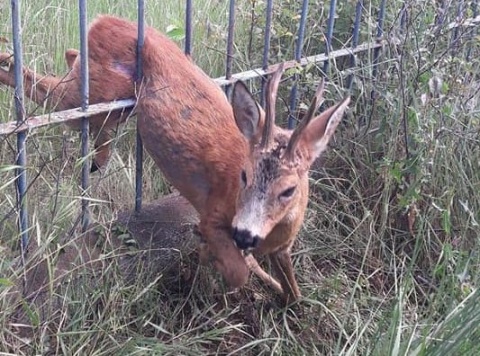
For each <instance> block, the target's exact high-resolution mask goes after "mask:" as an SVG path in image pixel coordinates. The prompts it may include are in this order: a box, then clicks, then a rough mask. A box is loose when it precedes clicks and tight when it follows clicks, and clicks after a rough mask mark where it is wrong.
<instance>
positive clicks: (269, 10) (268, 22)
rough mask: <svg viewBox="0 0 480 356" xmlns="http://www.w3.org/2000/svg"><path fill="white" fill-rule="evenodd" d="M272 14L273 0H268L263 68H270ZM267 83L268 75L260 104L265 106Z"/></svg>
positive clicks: (263, 83)
mask: <svg viewBox="0 0 480 356" xmlns="http://www.w3.org/2000/svg"><path fill="white" fill-rule="evenodd" d="M272 15H273V0H268V1H267V12H266V14H265V36H264V40H263V59H262V69H263V70H266V69H267V68H268V59H269V55H270V39H271V33H272ZM266 84H267V78H266V76H263V77H262V91H261V96H260V104H261V105H262V106H263V107H264V106H265V85H266Z"/></svg>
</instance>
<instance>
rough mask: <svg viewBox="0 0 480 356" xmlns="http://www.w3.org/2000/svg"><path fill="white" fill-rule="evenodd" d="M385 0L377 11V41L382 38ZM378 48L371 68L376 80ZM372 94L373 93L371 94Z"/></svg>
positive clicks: (378, 57) (374, 53)
mask: <svg viewBox="0 0 480 356" xmlns="http://www.w3.org/2000/svg"><path fill="white" fill-rule="evenodd" d="M386 3H387V0H382V2H381V4H380V8H379V9H378V20H377V34H376V37H377V41H378V40H380V39H381V38H382V37H383V21H384V19H385V5H386ZM380 50H381V48H380V47H377V48H375V49H374V50H373V68H372V75H373V78H374V79H376V77H377V70H378V68H377V67H378V61H379V59H380ZM372 94H373V93H372Z"/></svg>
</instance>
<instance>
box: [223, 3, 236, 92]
mask: <svg viewBox="0 0 480 356" xmlns="http://www.w3.org/2000/svg"><path fill="white" fill-rule="evenodd" d="M234 30H235V0H230V6H229V10H228V35H227V59H226V63H225V78H226V79H227V80H228V79H230V78H231V77H232V63H233V32H234ZM231 89H232V86H231V85H230V84H229V85H227V86H226V87H225V94H226V95H227V97H228V98H230V92H231Z"/></svg>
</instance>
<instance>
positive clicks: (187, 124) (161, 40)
mask: <svg viewBox="0 0 480 356" xmlns="http://www.w3.org/2000/svg"><path fill="white" fill-rule="evenodd" d="M109 28H110V29H111V30H112V31H113V30H114V29H115V28H116V26H115V25H113V24H112V26H110V27H109ZM109 36H110V37H111V35H109ZM132 40H133V39H132ZM142 63H143V71H144V73H143V78H142V83H141V89H140V91H139V96H138V99H137V120H138V130H139V132H140V136H141V137H142V140H143V143H144V147H145V148H146V150H147V151H148V153H149V154H150V156H151V157H152V158H153V159H154V161H155V162H156V164H157V166H159V167H160V169H161V171H162V172H163V173H164V175H165V176H166V177H167V179H168V180H169V181H170V182H171V183H172V184H173V185H174V186H175V187H176V188H177V189H178V190H179V191H180V193H181V194H182V195H183V196H184V197H186V198H187V200H188V201H189V202H190V203H191V204H192V205H193V206H194V207H195V209H196V210H197V211H198V212H199V215H200V224H199V231H200V234H201V236H202V237H203V238H204V240H205V243H206V249H207V250H208V252H206V253H207V254H209V257H210V258H211V259H212V261H213V263H214V264H215V266H216V268H217V269H218V270H219V271H220V272H221V273H222V274H223V275H224V277H225V279H226V280H227V281H229V282H230V283H231V284H232V285H233V286H242V285H243V284H245V282H246V279H247V277H248V270H247V269H246V268H245V267H244V266H243V263H242V261H246V264H247V265H248V266H249V267H250V268H252V269H253V270H254V272H255V273H256V274H257V275H258V276H259V277H260V278H262V279H264V280H265V281H266V282H267V283H269V284H271V285H272V286H273V287H274V288H275V289H277V290H278V291H280V292H281V293H282V294H283V297H284V299H285V301H286V302H287V303H290V302H292V301H296V300H298V299H299V298H300V296H301V293H300V290H299V287H298V284H297V282H296V279H295V275H294V271H293V266H292V260H291V249H292V246H293V243H294V242H295V239H296V236H297V235H298V232H299V230H300V227H301V225H302V223H303V219H304V214H305V211H306V208H307V203H308V171H309V168H310V166H311V164H312V163H313V162H314V160H315V159H316V158H317V157H318V156H319V155H320V154H321V153H323V152H324V151H325V150H326V148H327V145H328V143H329V141H330V139H331V138H332V137H333V134H334V132H335V129H336V127H337V126H338V124H339V122H340V121H341V119H342V116H343V114H344V112H345V110H346V108H347V106H348V104H349V101H350V98H349V97H346V98H345V99H344V100H342V101H340V102H339V103H338V104H337V105H335V106H333V107H331V108H329V109H328V110H326V111H325V112H323V113H322V114H320V115H319V116H315V112H316V111H317V109H318V108H319V106H320V104H321V102H322V95H323V87H324V85H323V84H320V85H319V88H318V90H317V92H316V95H315V97H314V99H313V100H312V103H311V105H310V108H309V110H308V112H307V114H306V116H305V117H304V119H303V120H302V122H301V124H300V125H299V126H298V127H297V129H296V130H294V131H288V130H285V129H282V128H280V127H278V126H276V125H275V99H276V96H277V90H278V86H279V82H280V79H281V76H282V72H283V66H279V67H278V69H277V70H276V71H275V73H274V74H273V76H272V77H271V78H270V81H269V84H268V87H267V95H266V99H267V103H266V111H265V112H264V111H263V109H262V108H261V106H260V105H259V104H258V103H257V102H256V100H255V99H254V97H253V96H252V94H251V93H250V91H249V90H248V88H247V86H246V85H245V84H244V83H242V82H241V81H238V82H236V83H235V85H234V87H233V92H232V99H231V104H230V103H229V102H228V99H227V97H226V96H225V94H224V92H223V91H222V90H221V89H220V87H219V86H217V85H216V84H215V83H214V82H213V81H212V80H211V79H210V78H209V77H208V76H207V75H206V74H205V73H204V72H203V71H202V70H201V69H200V68H198V67H197V66H196V65H194V64H193V63H192V61H191V60H189V59H188V58H187V57H186V56H185V55H184V54H183V52H182V51H181V50H180V49H179V48H178V47H177V46H176V45H175V44H174V43H173V42H171V41H169V40H167V38H165V37H164V36H163V35H161V34H160V33H158V32H157V31H155V30H153V29H151V28H150V29H149V30H148V31H146V36H145V43H144V47H143V51H142ZM173 63H175V65H173ZM322 83H323V82H322ZM250 252H253V254H254V256H255V255H268V256H270V258H271V259H272V262H273V263H272V264H273V267H274V270H275V272H276V275H277V278H278V279H279V283H278V281H277V280H276V279H274V278H272V277H271V276H270V275H269V274H267V273H266V272H264V271H263V270H262V269H258V268H257V266H258V263H257V262H256V259H255V258H254V257H251V255H250Z"/></svg>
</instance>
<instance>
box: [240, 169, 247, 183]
mask: <svg viewBox="0 0 480 356" xmlns="http://www.w3.org/2000/svg"><path fill="white" fill-rule="evenodd" d="M240 178H241V179H242V184H243V186H244V187H246V186H247V172H245V170H244V169H242V173H241V174H240Z"/></svg>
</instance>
